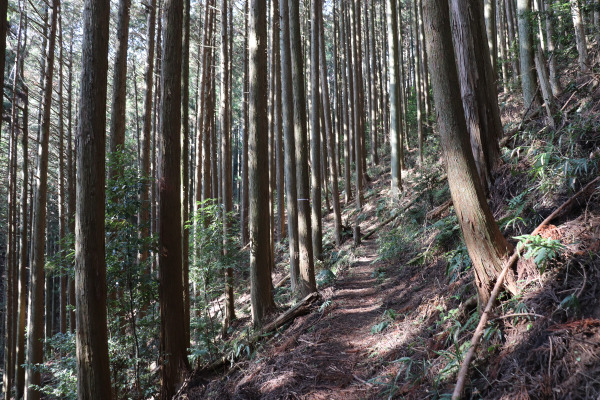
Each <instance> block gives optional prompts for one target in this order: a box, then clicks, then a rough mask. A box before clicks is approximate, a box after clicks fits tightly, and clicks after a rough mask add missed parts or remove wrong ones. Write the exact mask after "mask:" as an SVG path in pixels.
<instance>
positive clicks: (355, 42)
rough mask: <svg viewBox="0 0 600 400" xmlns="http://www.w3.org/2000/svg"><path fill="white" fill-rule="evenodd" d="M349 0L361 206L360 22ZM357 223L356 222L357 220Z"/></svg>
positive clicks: (356, 6)
mask: <svg viewBox="0 0 600 400" xmlns="http://www.w3.org/2000/svg"><path fill="white" fill-rule="evenodd" d="M353 3H354V2H351V3H350V5H349V9H350V16H349V18H350V24H349V26H350V46H351V48H352V66H353V69H352V84H353V89H354V90H353V94H354V96H353V98H354V107H353V111H354V152H355V156H354V157H355V163H354V167H355V179H356V197H355V201H356V208H357V209H359V210H360V209H361V208H362V202H363V188H364V185H365V176H364V165H363V158H364V154H363V151H362V148H363V143H362V140H363V138H364V129H363V101H362V73H361V66H362V63H361V61H360V59H361V56H360V40H359V39H360V34H359V33H358V31H359V30H360V26H359V25H360V24H359V22H358V19H359V18H360V15H359V14H358V11H359V10H360V5H359V3H355V4H353ZM357 225H358V222H357Z"/></svg>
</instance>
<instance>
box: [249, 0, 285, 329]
mask: <svg viewBox="0 0 600 400" xmlns="http://www.w3.org/2000/svg"><path fill="white" fill-rule="evenodd" d="M283 1H286V0H283ZM248 20H249V42H250V43H252V44H253V45H252V46H250V55H249V61H250V62H249V83H250V87H249V89H250V92H249V118H250V121H249V122H250V124H249V132H248V133H249V135H248V142H249V143H248V145H249V155H248V161H249V163H248V164H249V166H248V170H249V171H248V172H249V182H250V191H249V199H250V221H249V223H250V243H251V246H252V247H251V249H250V282H251V302H252V321H253V323H254V325H255V326H259V325H260V324H261V323H262V322H263V320H264V318H265V317H266V315H267V314H268V313H269V312H270V311H271V310H272V309H273V308H274V306H275V304H274V301H273V294H272V293H271V288H272V283H271V270H272V263H273V254H272V252H271V245H270V239H269V197H268V192H269V181H268V174H266V173H265V171H266V170H267V168H268V140H269V136H268V130H267V127H268V126H267V122H268V121H267V116H268V111H267V4H266V2H265V1H261V0H252V1H251V6H250V14H249V16H248Z"/></svg>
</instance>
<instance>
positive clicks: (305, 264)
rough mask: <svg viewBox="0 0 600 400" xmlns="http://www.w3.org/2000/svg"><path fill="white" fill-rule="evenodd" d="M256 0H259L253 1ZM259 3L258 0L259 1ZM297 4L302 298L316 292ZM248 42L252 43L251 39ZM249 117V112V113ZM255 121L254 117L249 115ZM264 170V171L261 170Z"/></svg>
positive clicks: (294, 42) (293, 10) (294, 46)
mask: <svg viewBox="0 0 600 400" xmlns="http://www.w3.org/2000/svg"><path fill="white" fill-rule="evenodd" d="M253 1H258V0H253ZM259 2H260V1H259ZM299 8H300V4H299V3H298V2H296V1H291V2H290V1H288V10H289V18H290V21H289V25H290V52H291V62H292V85H293V91H294V96H293V97H294V139H295V145H296V183H297V185H298V240H299V257H300V258H299V269H300V281H299V289H300V293H301V295H302V296H305V295H307V294H309V293H312V292H314V291H315V290H316V282H315V267H314V260H313V248H312V241H311V232H312V229H311V221H310V189H309V177H308V143H307V142H308V140H307V133H306V94H305V89H304V79H303V76H304V68H303V67H302V65H303V62H302V47H301V41H302V38H301V36H300V10H299ZM250 43H253V42H252V40H251V41H250ZM251 114H252V113H251ZM251 117H252V118H254V117H255V116H252V115H251ZM263 171H264V169H263Z"/></svg>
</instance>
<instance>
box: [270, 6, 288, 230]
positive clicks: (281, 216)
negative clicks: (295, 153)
mask: <svg viewBox="0 0 600 400" xmlns="http://www.w3.org/2000/svg"><path fill="white" fill-rule="evenodd" d="M272 20H273V43H272V47H273V57H274V59H275V70H274V72H275V76H274V78H275V90H274V92H275V93H274V99H273V100H274V104H273V129H274V136H275V137H274V139H275V169H276V173H275V186H276V192H277V237H278V241H282V240H283V238H284V235H285V205H284V202H285V201H284V166H283V163H284V161H283V129H282V112H281V107H282V105H281V92H282V90H281V51H280V35H281V32H280V31H281V29H280V21H279V0H273V17H272Z"/></svg>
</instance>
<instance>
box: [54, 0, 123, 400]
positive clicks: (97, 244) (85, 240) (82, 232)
mask: <svg viewBox="0 0 600 400" xmlns="http://www.w3.org/2000/svg"><path fill="white" fill-rule="evenodd" d="M55 1H56V0H55ZM109 16H110V4H109V2H108V1H107V0H86V1H85V3H84V10H83V23H84V29H83V32H84V35H83V47H82V71H81V92H80V99H79V105H80V107H79V127H78V133H77V136H78V137H77V165H78V168H79V171H80V173H79V174H77V205H76V207H77V212H76V217H75V287H76V307H77V337H76V340H77V398H78V399H82V400H88V399H89V400H92V399H98V398H101V399H111V398H112V391H111V384H110V368H109V359H108V333H107V329H106V326H107V319H106V264H105V261H104V252H105V245H104V197H105V192H104V191H105V175H104V174H105V152H106V151H105V150H106V149H105V139H106V130H105V129H106V92H107V89H106V86H107V68H108V25H109V24H108V22H109Z"/></svg>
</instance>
